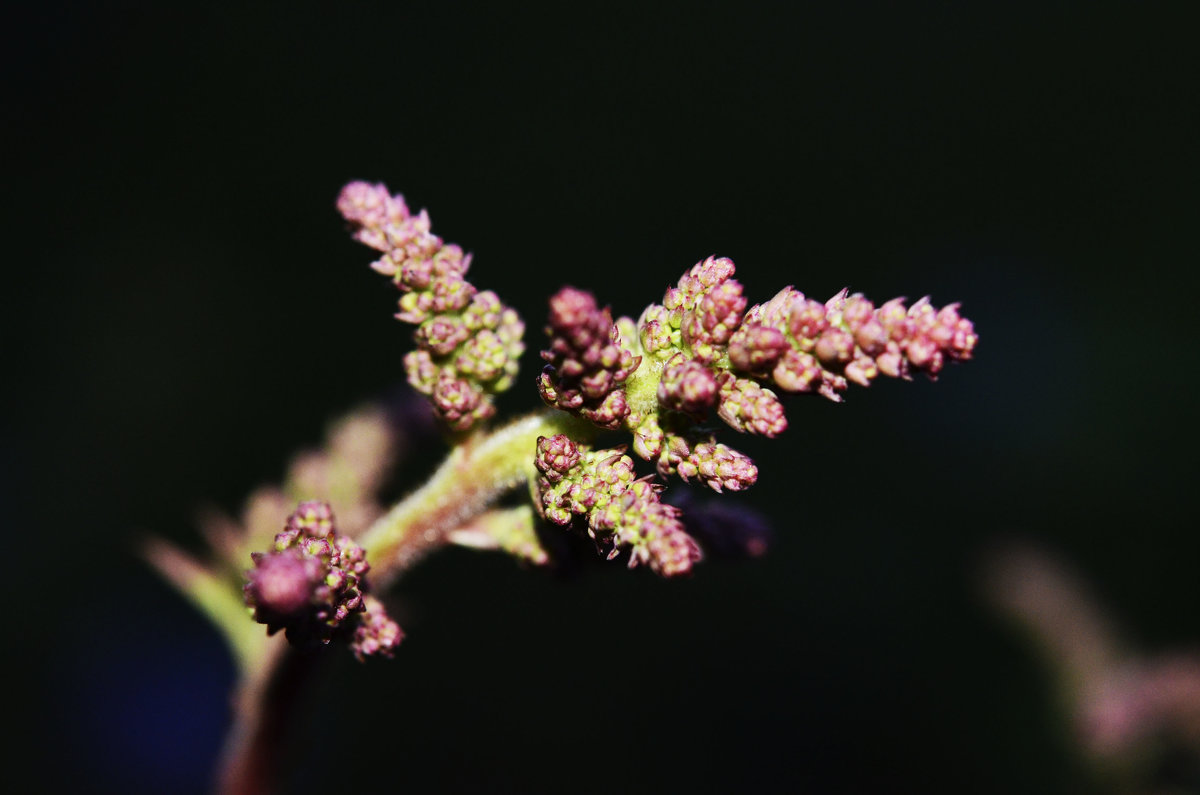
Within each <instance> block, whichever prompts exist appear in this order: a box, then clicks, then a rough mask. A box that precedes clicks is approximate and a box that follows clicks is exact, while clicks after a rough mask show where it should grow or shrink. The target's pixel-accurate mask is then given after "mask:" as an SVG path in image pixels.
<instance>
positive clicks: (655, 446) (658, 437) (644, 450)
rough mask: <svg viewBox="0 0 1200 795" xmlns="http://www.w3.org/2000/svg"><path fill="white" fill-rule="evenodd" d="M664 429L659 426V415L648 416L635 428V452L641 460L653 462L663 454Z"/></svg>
mask: <svg viewBox="0 0 1200 795" xmlns="http://www.w3.org/2000/svg"><path fill="white" fill-rule="evenodd" d="M662 446H663V429H662V427H660V426H659V424H658V415H657V414H647V415H646V417H645V418H644V419H642V421H641V422H639V423H638V424H637V425H636V426H634V428H633V451H634V452H635V453H637V455H638V457H639V458H642V459H644V460H646V461H652V460H654V459H655V458H658V455H659V453H661V452H662Z"/></svg>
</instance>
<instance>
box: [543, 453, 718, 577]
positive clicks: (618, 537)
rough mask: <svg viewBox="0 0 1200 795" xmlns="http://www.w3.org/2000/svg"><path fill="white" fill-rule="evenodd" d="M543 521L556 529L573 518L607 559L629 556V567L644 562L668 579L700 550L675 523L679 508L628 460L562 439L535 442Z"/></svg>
mask: <svg viewBox="0 0 1200 795" xmlns="http://www.w3.org/2000/svg"><path fill="white" fill-rule="evenodd" d="M535 464H536V465H537V468H538V471H539V472H540V473H541V478H540V483H539V486H540V489H539V491H540V497H541V510H542V514H543V516H545V517H546V519H548V520H549V521H551V522H553V523H555V524H558V525H568V524H570V523H571V520H572V519H573V518H574V517H576V516H579V517H583V518H585V519H586V521H587V528H588V535H590V536H591V537H592V539H593V540H595V542H596V543H597V545H598V547H599V548H600V549H601V550H602V551H605V550H606V551H607V554H608V557H609V558H610V559H611V558H613V557H616V555H618V554H619V553H620V551H621V550H622V549H625V548H628V549H629V551H630V556H629V565H630V566H631V567H632V566H636V565H637V564H639V563H645V564H647V565H649V566H650V568H651V569H652V570H653V571H655V572H656V573H658V574H661V575H663V576H664V577H672V576H676V575H680V574H686V573H687V572H689V571H691V568H692V564H694V563H695V562H696V561H698V560H699V559H700V547H699V546H698V545H697V544H696V542H695V540H694V539H692V537H691V536H689V535H688V534H687V533H686V532H684V529H683V524H682V523H681V522H680V520H679V509H678V508H675V507H674V506H672V505H668V504H666V503H664V502H662V501H661V500H660V499H659V492H660V491H661V486H659V485H657V484H654V483H652V482H650V481H649V480H648V479H646V478H638V479H635V478H634V474H633V459H631V458H630V457H629V456H627V455H624V454H623V451H622V450H620V449H616V450H588V449H587V448H586V447H580V446H579V445H576V444H575V443H574V442H572V441H571V440H570V439H569V438H568V437H567V436H565V435H563V434H558V435H555V436H552V437H545V436H542V437H539V438H538V442H537V458H536V459H535Z"/></svg>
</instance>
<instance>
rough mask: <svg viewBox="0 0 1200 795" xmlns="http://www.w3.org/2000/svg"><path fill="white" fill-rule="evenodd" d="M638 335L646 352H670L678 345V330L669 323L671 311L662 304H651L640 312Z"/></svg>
mask: <svg viewBox="0 0 1200 795" xmlns="http://www.w3.org/2000/svg"><path fill="white" fill-rule="evenodd" d="M638 336H639V339H640V341H641V343H642V350H643V351H645V352H646V353H647V354H655V353H659V352H660V351H662V352H665V353H670V352H672V351H675V350H677V349H678V347H679V330H678V329H677V328H675V327H673V326H672V325H671V313H670V311H669V310H668V309H667V308H666V307H665V306H663V305H662V304H651V305H650V306H648V307H646V309H645V311H643V312H642V316H641V318H640V319H639V320H638Z"/></svg>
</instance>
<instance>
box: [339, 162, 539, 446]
mask: <svg viewBox="0 0 1200 795" xmlns="http://www.w3.org/2000/svg"><path fill="white" fill-rule="evenodd" d="M337 206H338V210H339V211H340V212H341V213H342V216H343V217H344V218H345V219H346V221H347V222H348V223H349V224H350V226H351V229H352V230H353V232H354V238H355V239H356V240H358V241H359V242H361V243H363V244H365V245H368V246H370V247H371V248H374V249H376V250H377V251H380V252H382V256H381V257H380V258H379V259H378V260H376V261H375V262H373V263H371V267H372V268H374V269H375V270H376V271H378V272H379V273H381V274H383V275H385V276H387V277H389V278H390V279H391V280H392V282H393V283H394V284H395V286H396V287H397V289H399V290H400V291H401V293H403V295H402V296H401V297H400V311H399V312H397V314H396V318H397V319H399V320H402V321H404V322H406V323H412V324H415V325H416V326H417V330H416V332H415V334H414V337H415V340H416V343H417V350H415V351H412V352H410V353H409V354H408V355H407V356H406V357H405V359H404V366H405V370H406V372H407V374H408V380H409V383H410V384H412V385H413V387H414V388H416V389H417V390H418V391H419V392H421V393H422V394H423V395H426V396H428V398H429V400H430V402H431V403H432V405H433V408H434V412H435V413H436V415H437V416H438V418H439V419H440V420H441V421H442V422H443V423H444V424H445V426H446V427H447V428H449V429H450V430H453V431H466V430H469V429H470V428H472V427H474V426H475V425H476V424H477V423H479V422H480V421H482V420H485V419H487V418H488V417H490V416H492V415H493V414H494V413H495V406H494V403H493V398H494V396H495V395H497V394H499V393H500V392H503V391H504V390H506V389H508V388H509V387H510V386H511V385H512V383H513V381H514V379H515V378H516V375H517V365H518V361H519V359H520V357H521V353H522V352H523V351H524V349H525V347H524V343H523V341H522V336H523V334H524V331H525V326H524V323H523V322H522V321H521V319H520V317H519V316H518V315H517V313H516V311H515V310H513V309H511V308H510V307H507V306H505V305H504V304H503V303H502V302H501V301H500V299H499V298H498V297H497V295H496V294H495V293H493V292H491V291H490V290H486V291H483V292H480V291H478V290H477V289H476V288H475V286H474V285H472V284H471V283H470V282H469V281H467V280H466V272H467V268H468V267H469V266H470V264H471V256H470V255H469V254H463V251H462V249H461V248H459V247H458V246H455V245H453V244H446V243H443V242H442V239H441V238H440V237H438V236H437V235H434V234H433V233H432V231H430V221H429V215H428V213H426V212H425V211H424V210H422V211H421V212H420V213H417V214H416V215H413V214H412V213H411V212H409V209H408V206H407V205H406V204H405V202H404V197H403V196H400V195H396V196H392V195H391V194H390V193H389V192H388V190H387V188H386V187H385V186H384V185H382V184H379V185H371V184H369V183H366V182H351V183H350V184H349V185H347V186H346V187H345V188H343V189H342V192H341V195H340V196H339V197H338V201H337Z"/></svg>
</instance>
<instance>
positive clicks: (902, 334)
mask: <svg viewBox="0 0 1200 795" xmlns="http://www.w3.org/2000/svg"><path fill="white" fill-rule="evenodd" d="M875 317H876V318H877V319H878V320H879V323H880V324H881V325H882V326H883V328H884V330H885V331H887V333H888V336H889V337H891V338H892V339H893V340H897V341H899V340H903V339H906V338H907V337H909V336H911V335H912V332H913V328H912V323H911V322H910V320H909V317H908V310H906V309H905V308H904V299H903V298H893V299H892V300H890V301H888V302H887V303H885V304H884V305H883V306H881V307H879V309H877V310H876V311H875Z"/></svg>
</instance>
